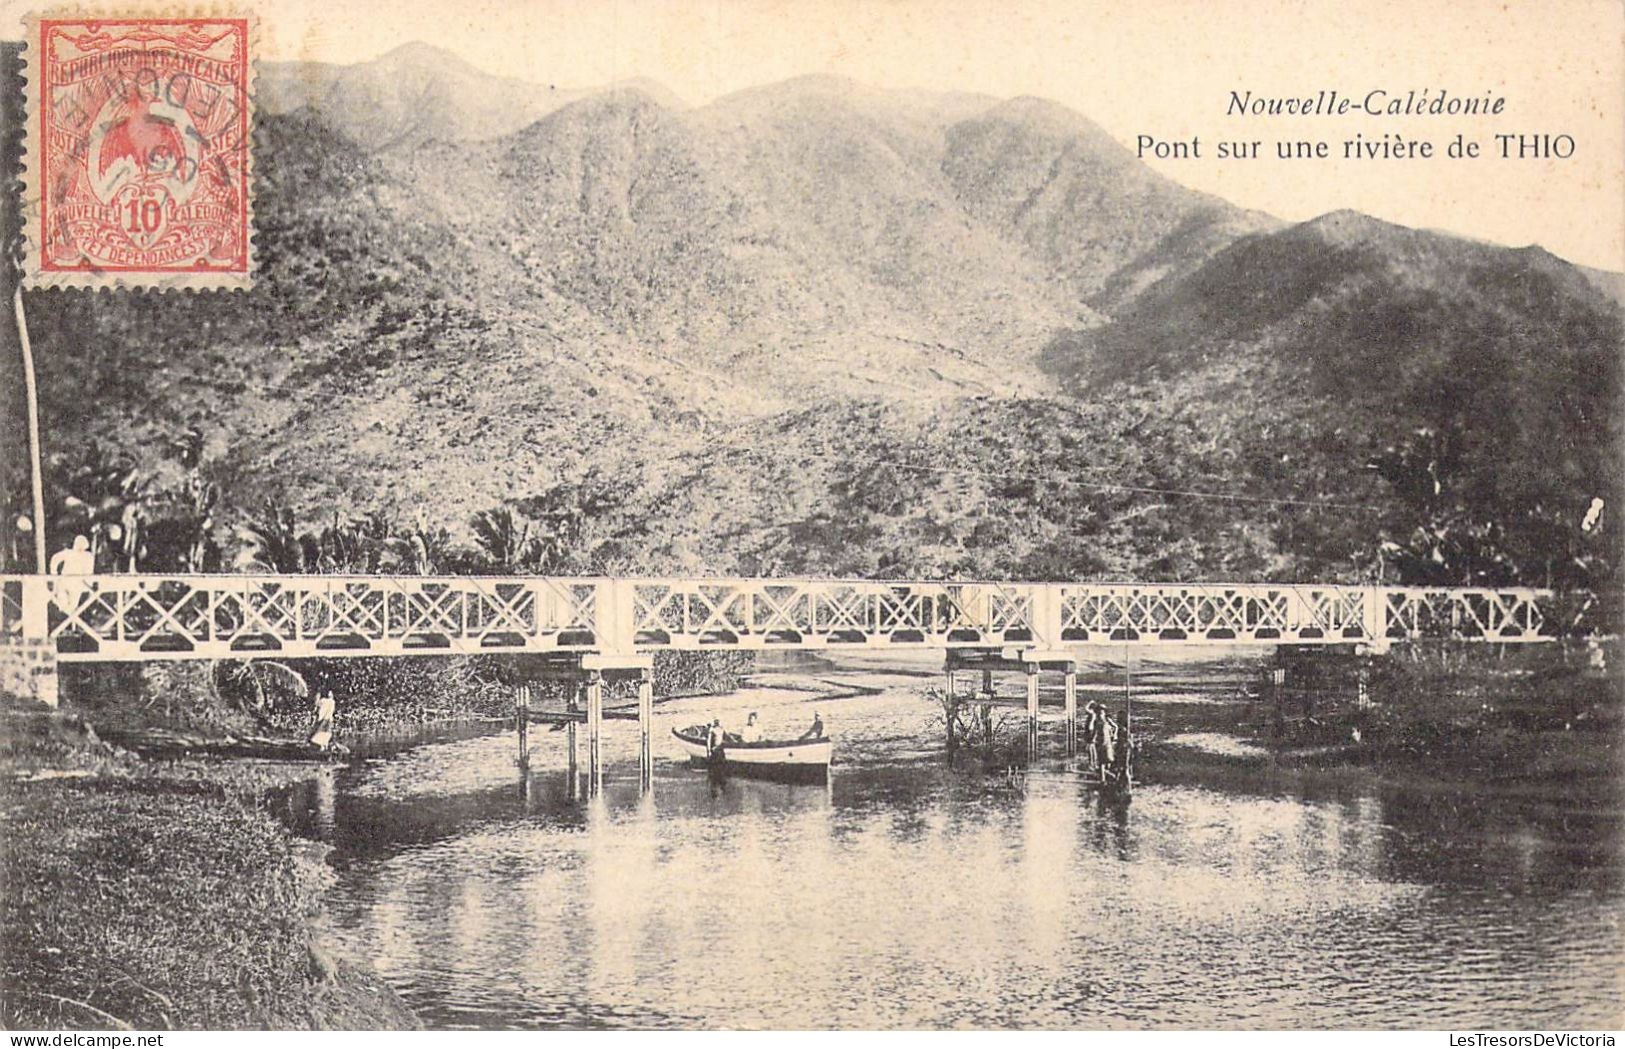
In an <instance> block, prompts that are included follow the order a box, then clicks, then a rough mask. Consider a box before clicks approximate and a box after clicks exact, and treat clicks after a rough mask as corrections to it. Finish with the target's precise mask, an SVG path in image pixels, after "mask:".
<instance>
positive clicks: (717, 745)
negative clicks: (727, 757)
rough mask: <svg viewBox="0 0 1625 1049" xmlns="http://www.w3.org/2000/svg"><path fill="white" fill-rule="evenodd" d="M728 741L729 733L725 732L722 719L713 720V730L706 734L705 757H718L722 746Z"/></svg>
mask: <svg viewBox="0 0 1625 1049" xmlns="http://www.w3.org/2000/svg"><path fill="white" fill-rule="evenodd" d="M727 741H728V733H726V732H725V731H723V728H722V719H721V718H712V719H711V729H710V731H708V732H707V733H706V734H705V756H706V757H716V755H717V754H718V753H719V752H720V751H721V750H722V745H723V744H724V743H726V742H727Z"/></svg>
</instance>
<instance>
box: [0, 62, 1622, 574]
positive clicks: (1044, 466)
mask: <svg viewBox="0 0 1625 1049" xmlns="http://www.w3.org/2000/svg"><path fill="white" fill-rule="evenodd" d="M6 59H7V62H8V70H9V73H10V75H11V76H13V77H14V76H15V74H16V52H15V49H14V48H13V49H11V50H9V51H8V52H7V53H6ZM378 63H383V65H382V66H379V65H378V64H377V63H373V64H368V65H367V66H364V67H345V68H338V67H284V68H280V69H277V70H275V71H273V75H272V76H271V77H270V79H269V80H268V83H272V84H273V85H274V91H273V94H274V101H275V103H276V104H268V105H267V106H266V107H264V109H263V111H262V113H261V114H260V126H259V129H258V134H257V137H256V157H257V159H256V171H257V172H258V175H259V180H260V181H259V187H258V195H257V197H256V201H255V210H256V224H257V238H256V246H257V253H258V257H259V259H260V261H261V269H260V274H259V278H258V281H257V284H256V287H255V288H254V290H253V291H251V292H247V293H240V294H231V295H164V294H155V293H149V294H138V295H137V294H126V295H107V294H102V295H90V294H83V293H66V292H31V293H29V297H28V304H29V305H28V310H29V316H30V320H31V323H32V335H33V343H34V349H35V353H36V355H37V356H38V358H39V362H40V369H41V393H42V399H43V406H44V407H43V410H44V420H45V427H46V436H47V439H46V447H47V453H48V459H49V471H48V472H49V473H50V482H51V487H52V506H51V515H52V532H53V546H54V545H58V543H57V542H56V540H57V539H59V538H60V539H62V541H66V539H65V537H66V536H67V535H68V534H69V532H70V530H79V529H83V528H88V527H90V526H91V524H92V523H93V522H92V520H91V519H92V518H96V519H100V520H102V521H103V522H106V521H111V520H114V519H123V518H124V517H125V515H133V516H132V517H131V519H133V520H139V521H140V522H142V523H143V524H142V528H141V529H140V530H139V531H140V532H141V535H142V539H141V540H140V543H141V544H142V549H141V550H139V551H133V552H135V553H137V554H138V559H139V560H140V561H141V563H142V564H143V565H145V566H147V567H152V568H178V567H183V566H190V567H211V566H217V565H218V566H226V567H229V566H231V565H232V564H235V563H243V562H246V561H247V560H248V559H249V558H252V557H258V558H260V560H261V561H262V563H265V562H266V561H268V560H269V561H270V562H275V563H278V564H283V565H288V566H291V567H292V568H300V569H305V570H310V569H323V568H329V569H331V568H336V567H351V568H354V567H358V566H359V567H363V568H365V567H373V568H376V567H380V566H385V563H386V562H387V566H388V567H393V568H397V569H399V568H401V567H403V566H404V567H407V568H412V569H414V570H426V569H431V568H433V569H441V570H444V569H447V568H451V567H457V568H464V569H470V568H472V569H479V568H492V567H500V568H504V569H509V570H526V571H617V572H622V571H624V572H633V571H652V570H674V569H684V570H696V571H698V570H704V571H711V572H752V573H758V572H760V573H792V572H793V573H817V574H826V573H833V574H842V575H866V576H867V575H889V576H900V575H942V576H971V575H979V576H1023V577H1033V578H1059V577H1074V578H1083V577H1103V576H1113V577H1135V578H1164V579H1176V578H1178V579H1194V578H1208V579H1212V578H1241V577H1248V578H1261V577H1273V578H1300V579H1309V578H1315V579H1342V578H1359V579H1373V578H1379V577H1380V578H1385V579H1389V580H1398V579H1400V578H1404V579H1411V580H1426V581H1434V582H1467V581H1485V582H1502V581H1513V580H1517V581H1523V582H1531V583H1544V582H1546V581H1547V580H1552V581H1554V582H1558V583H1586V584H1589V585H1599V584H1601V583H1607V582H1609V581H1610V580H1612V578H1613V576H1612V573H1613V571H1614V565H1616V564H1617V562H1618V549H1617V546H1618V539H1617V536H1618V530H1617V528H1616V527H1615V526H1614V524H1613V523H1612V521H1611V520H1610V517H1609V513H1610V512H1611V511H1612V509H1613V508H1614V507H1616V506H1617V505H1618V495H1619V478H1620V475H1621V469H1620V467H1621V462H1620V455H1619V452H1620V445H1619V440H1620V436H1619V419H1620V416H1619V412H1618V407H1619V394H1620V382H1619V378H1620V351H1621V309H1620V305H1619V302H1618V298H1617V296H1611V295H1609V294H1608V293H1607V291H1606V289H1608V288H1610V287H1614V288H1617V287H1618V281H1617V275H1608V274H1595V273H1585V272H1582V271H1580V270H1578V269H1577V268H1575V267H1573V266H1570V265H1569V264H1567V263H1565V262H1563V261H1562V260H1559V259H1556V258H1554V257H1552V256H1550V255H1548V254H1546V253H1544V252H1541V251H1540V250H1539V249H1524V250H1512V249H1506V248H1500V247H1495V246H1491V245H1486V244H1479V243H1472V242H1467V241H1462V240H1458V239H1454V238H1450V237H1446V236H1442V235H1439V234H1434V233H1427V232H1421V231H1416V230H1409V229H1403V228H1400V227H1394V226H1389V225H1386V224H1383V223H1380V222H1377V221H1375V220H1372V219H1369V218H1366V217H1364V216H1360V215H1354V214H1349V213H1336V214H1332V215H1328V216H1325V217H1322V218H1320V219H1317V220H1315V221H1313V222H1308V223H1303V224H1301V225H1295V226H1286V225H1283V224H1282V223H1279V222H1277V221H1275V220H1273V219H1270V218H1269V217H1267V216H1262V215H1258V214H1256V213H1248V212H1243V211H1241V210H1239V209H1236V208H1233V207H1230V206H1229V205H1227V204H1225V203H1223V202H1222V201H1218V200H1215V199H1213V198H1211V197H1206V196H1203V195H1201V194H1197V193H1193V192H1190V191H1188V190H1185V189H1183V188H1182V187H1179V186H1178V185H1176V184H1174V183H1172V182H1169V181H1168V180H1166V179H1163V178H1162V177H1160V176H1158V175H1156V174H1154V173H1153V172H1151V171H1150V170H1148V169H1146V168H1145V167H1144V166H1142V165H1141V164H1139V163H1138V162H1137V161H1135V160H1134V159H1133V158H1132V156H1131V155H1130V154H1129V153H1128V152H1127V151H1126V150H1124V149H1123V148H1122V147H1121V146H1119V145H1118V144H1117V143H1115V142H1114V141H1112V140H1111V139H1110V138H1109V137H1108V136H1107V135H1105V134H1104V133H1103V132H1102V131H1101V130H1100V129H1099V128H1097V127H1095V126H1094V125H1093V124H1091V123H1090V122H1089V121H1088V120H1087V119H1086V118H1085V117H1083V116H1082V115H1079V114H1077V113H1073V112H1070V111H1068V110H1066V109H1064V108H1063V107H1060V106H1057V105H1054V104H1052V103H1048V102H1044V101H1041V100H1036V99H1015V100H1004V101H1001V100H997V99H990V98H983V97H980V96H969V95H954V94H930V93H925V92H898V91H882V90H877V89H871V88H867V87H863V86H861V85H857V84H852V83H849V82H845V81H839V80H831V79H827V78H805V79H801V80H795V81H789V82H786V83H783V84H777V85H769V86H766V87H762V88H758V89H754V90H751V91H747V92H742V93H740V94H738V95H734V96H729V97H726V98H723V99H719V100H717V101H715V102H713V103H710V104H708V105H705V106H701V107H697V108H690V107H686V106H683V105H682V104H680V103H678V102H677V101H676V100H675V99H673V98H672V97H671V96H670V95H669V93H666V92H664V91H663V89H660V88H659V87H658V85H649V84H643V85H636V86H627V85H623V86H619V87H616V88H614V89H613V90H609V91H603V92H596V93H591V92H586V93H579V94H577V93H573V92H569V91H565V90H563V89H562V88H559V87H557V86H556V85H544V86H535V85H532V86H531V87H532V88H534V90H531V89H526V90H525V91H521V92H519V95H518V96H516V97H518V98H519V100H520V101H522V102H523V103H524V105H522V106H517V109H516V108H515V107H509V108H507V109H503V110H498V109H494V108H493V107H492V106H491V105H490V104H489V99H490V96H491V91H492V90H493V88H492V81H493V80H494V78H485V77H484V75H483V74H480V73H478V71H477V70H472V69H471V68H469V67H466V66H465V65H464V64H462V63H460V62H458V61H457V60H455V59H453V58H451V57H450V56H447V55H445V54H444V53H443V52H438V51H436V50H435V49H433V48H425V47H414V48H411V49H406V50H405V51H403V52H400V53H396V54H394V55H392V56H386V58H385V59H380V60H378ZM374 66H377V68H373V67H374ZM385 66H387V67H388V68H387V69H385ZM380 70H384V72H388V71H389V70H394V71H396V72H398V73H399V72H401V71H402V70H404V71H406V72H409V73H410V85H411V88H412V92H415V95H414V97H419V96H421V97H432V98H434V99H436V100H437V101H436V106H435V107H434V108H435V119H434V121H433V122H431V123H429V124H418V125H413V126H412V127H410V128H407V127H405V126H404V125H403V124H402V123H401V121H402V120H403V119H404V118H403V117H402V113H404V112H406V110H405V109H403V107H404V106H405V103H406V101H407V100H408V99H407V96H406V95H405V94H402V93H401V91H397V90H396V88H397V87H399V85H400V84H401V83H404V82H405V81H402V80H401V79H400V77H396V78H394V79H392V78H391V77H390V76H385V75H384V73H383V72H380ZM401 75H402V76H404V75H405V74H404V73H402V74H401ZM386 87H387V88H388V90H386ZM504 87H505V89H507V88H512V85H504ZM512 89H513V90H515V91H518V89H517V88H512ZM401 90H402V91H404V89H401ZM392 92H393V93H392ZM525 107H530V108H529V109H526V108H525ZM515 112H522V114H523V115H524V122H523V123H514V121H515V120H516V119H517V118H515V117H514V113H515ZM7 115H8V119H10V120H12V121H15V119H16V114H15V113H14V112H8V114H7ZM5 160H6V163H7V164H9V165H11V166H12V170H15V164H16V162H17V157H16V155H15V152H14V150H13V152H11V153H8V155H7V156H6V158H5ZM15 357H16V355H15V353H14V352H13V353H8V355H7V358H8V360H15ZM6 367H7V368H8V369H11V368H12V367H13V365H10V364H8V365H6ZM8 374H9V373H8ZM0 387H3V388H4V389H5V391H6V398H7V399H6V401H5V402H4V404H3V407H4V411H5V419H6V426H5V431H4V434H3V438H4V441H5V442H6V443H5V449H4V450H5V452H6V454H5V457H4V462H5V467H4V469H5V471H6V473H5V474H4V482H5V488H4V491H5V492H6V498H7V501H8V506H9V507H10V508H11V509H13V510H14V511H15V510H21V509H22V508H24V507H25V506H26V474H25V472H24V471H23V470H22V468H21V467H22V464H23V463H24V462H25V459H24V458H23V457H22V455H21V454H20V440H21V427H20V421H21V411H20V399H19V398H18V397H17V393H18V391H19V389H20V377H15V378H13V379H8V380H6V381H5V382H4V383H0ZM1599 498H1600V499H1602V500H1603V506H1604V507H1606V508H1607V511H1606V512H1603V513H1600V514H1592V515H1591V518H1592V519H1591V520H1590V521H1589V523H1588V521H1587V515H1588V511H1590V510H1591V509H1592V508H1593V505H1594V504H1593V501H1594V500H1596V499H1599ZM16 516H17V514H16V513H15V512H13V513H8V514H7V520H6V522H5V528H6V529H7V531H6V532H5V534H4V535H3V536H0V538H3V539H4V541H5V552H6V554H7V556H8V557H13V558H14V557H15V551H16V549H17V548H18V545H19V544H18V537H17V535H16V534H15V533H14V531H13V529H14V526H15V519H16ZM369 551H370V552H369ZM290 570H291V569H290ZM1610 585H1611V584H1610Z"/></svg>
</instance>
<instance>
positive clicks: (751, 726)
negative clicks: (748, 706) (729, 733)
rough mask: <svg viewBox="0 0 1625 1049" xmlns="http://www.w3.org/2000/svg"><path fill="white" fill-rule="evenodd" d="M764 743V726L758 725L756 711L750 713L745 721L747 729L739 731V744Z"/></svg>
mask: <svg viewBox="0 0 1625 1049" xmlns="http://www.w3.org/2000/svg"><path fill="white" fill-rule="evenodd" d="M761 741H762V726H760V725H758V724H757V723H756V711H754V710H753V711H751V712H750V717H748V718H746V719H745V727H744V728H742V729H740V730H739V742H741V743H760V742H761Z"/></svg>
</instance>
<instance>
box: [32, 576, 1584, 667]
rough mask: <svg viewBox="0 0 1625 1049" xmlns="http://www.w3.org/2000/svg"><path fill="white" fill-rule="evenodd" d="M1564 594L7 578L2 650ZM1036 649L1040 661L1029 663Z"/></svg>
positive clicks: (1263, 636)
mask: <svg viewBox="0 0 1625 1049" xmlns="http://www.w3.org/2000/svg"><path fill="white" fill-rule="evenodd" d="M1570 620H1572V616H1571V615H1567V614H1563V613H1560V612H1559V611H1558V599H1557V598H1556V597H1555V595H1554V594H1552V593H1551V592H1550V591H1543V590H1535V589H1523V588H1492V589H1481V588H1444V589H1419V588H1413V587H1386V586H1318V585H1296V584H1282V585H1277V584H1268V583H1257V584H1254V583H1235V584H1230V583H1224V584H1220V583H1212V584H1208V583H1204V584H1155V585H1146V584H1138V583H941V582H904V581H852V580H828V579H705V578H686V579H684V578H671V579H655V578H648V579H643V578H639V579H606V578H542V577H511V578H510V577H500V576H457V577H449V576H447V577H437V576H341V575H292V576H265V575H134V574H132V575H98V576H55V577H45V576H0V645H6V644H32V645H38V646H41V647H44V648H54V649H55V655H56V659H57V660H59V661H61V662H108V661H144V660H170V659H252V658H256V657H262V658H272V657H274V658H280V659H289V658H300V657H313V656H319V657H355V656H401V655H414V654H417V655H452V654H464V655H466V654H475V653H536V654H558V655H566V654H575V655H578V656H587V655H592V656H596V657H614V656H624V657H645V656H647V655H648V654H649V653H651V652H656V651H660V650H665V649H723V650H726V649H771V648H788V649H796V648H801V649H809V648H826V647H827V648H837V647H843V646H854V647H856V646H871V647H886V648H891V647H912V648H937V649H976V648H981V649H987V648H1008V647H1016V648H1019V649H1021V650H1022V651H1023V652H1028V653H1037V652H1040V651H1046V650H1049V651H1054V650H1060V649H1062V648H1064V647H1068V646H1073V645H1083V644H1104V643H1111V644H1114V645H1123V644H1150V643H1157V644H1167V643H1170V642H1172V643H1183V644H1193V645H1195V644H1208V643H1226V644H1233V643H1259V644H1272V645H1332V644H1350V643H1354V644H1363V645H1369V646H1372V647H1374V648H1377V649H1379V650H1380V649H1382V648H1386V647H1387V646H1389V645H1391V644H1393V643H1395V642H1404V641H1409V640H1416V639H1422V638H1448V639H1458V640H1464V641H1479V642H1506V643H1528V642H1541V641H1549V640H1553V639H1555V638H1556V637H1557V636H1558V634H1559V633H1560V632H1563V631H1564V630H1567V629H1569V625H1570V622H1569V621H1570ZM1028 658H1032V657H1031V656H1029V657H1028Z"/></svg>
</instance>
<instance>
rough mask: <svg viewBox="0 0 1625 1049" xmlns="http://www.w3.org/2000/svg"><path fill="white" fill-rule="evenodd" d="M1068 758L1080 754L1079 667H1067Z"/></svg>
mask: <svg viewBox="0 0 1625 1049" xmlns="http://www.w3.org/2000/svg"><path fill="white" fill-rule="evenodd" d="M1065 687H1066V756H1067V757H1069V758H1072V757H1077V754H1078V665H1077V664H1076V663H1068V664H1067V665H1066V678H1065Z"/></svg>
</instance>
